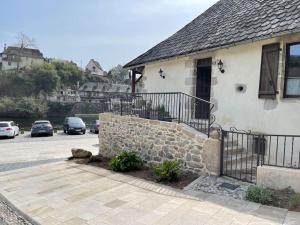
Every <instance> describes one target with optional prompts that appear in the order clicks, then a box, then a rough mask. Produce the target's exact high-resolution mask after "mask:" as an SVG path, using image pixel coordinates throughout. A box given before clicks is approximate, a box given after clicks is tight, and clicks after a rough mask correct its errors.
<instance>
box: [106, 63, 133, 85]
mask: <svg viewBox="0 0 300 225" xmlns="http://www.w3.org/2000/svg"><path fill="white" fill-rule="evenodd" d="M107 76H108V78H109V79H111V80H112V81H113V82H116V83H126V84H128V83H130V80H129V77H128V70H127V69H124V68H123V66H122V65H117V66H115V67H113V68H112V69H110V70H109V71H108V74H107Z"/></svg>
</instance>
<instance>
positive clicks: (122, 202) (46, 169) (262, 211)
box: [0, 135, 300, 225]
mask: <svg viewBox="0 0 300 225" xmlns="http://www.w3.org/2000/svg"><path fill="white" fill-rule="evenodd" d="M55 138H57V139H55ZM55 138H53V139H51V138H50V139H47V138H43V139H40V140H38V139H37V140H31V139H29V140H27V139H26V138H24V139H26V141H24V140H23V141H21V140H22V139H20V140H19V141H13V140H4V141H2V140H1V142H0V153H1V157H0V158H1V163H7V162H11V163H16V162H17V163H19V162H21V161H28V162H31V161H34V160H38V161H39V160H49V159H52V158H58V159H60V158H61V157H66V156H68V155H69V154H70V153H69V152H70V150H69V149H70V148H71V147H85V148H87V149H91V150H93V151H94V152H97V138H96V136H93V135H90V136H85V137H83V136H70V137H64V138H62V137H60V136H59V137H55ZM16 140H17V139H16ZM8 147H9V148H10V149H12V151H13V152H14V153H11V152H9V151H8V149H7V148H8ZM18 153H21V155H22V156H20V155H18ZM3 158H7V161H6V160H5V159H3ZM33 159H34V160H33ZM1 163H0V164H1ZM0 192H1V193H2V194H3V195H4V196H5V197H6V198H8V199H9V200H10V201H11V202H12V203H13V204H15V205H16V206H17V207H18V208H19V209H21V210H22V211H23V212H25V213H26V214H28V215H29V216H31V217H32V218H33V219H35V220H36V221H38V222H39V223H41V224H46V225H53V224H60V225H62V224H64V225H78V224H83V225H106V224H115V225H129V224H130V225H150V224H173V225H275V224H276V225H279V224H280V225H282V224H285V225H299V224H300V216H299V214H298V213H291V212H287V211H286V210H283V209H278V208H272V207H266V206H261V205H259V204H255V203H250V202H245V201H239V200H234V199H231V198H226V197H221V196H217V195H209V194H204V193H203V194H200V195H198V196H197V197H192V196H189V195H185V194H184V193H182V192H180V191H177V190H174V189H171V188H168V187H165V186H162V185H158V184H155V183H151V182H147V181H143V180H140V179H136V178H133V177H130V176H126V175H122V174H117V173H113V172H111V171H107V170H104V169H101V168H95V167H92V166H87V165H78V164H75V163H73V162H66V161H59V162H47V163H43V164H39V165H31V166H27V167H26V168H25V167H24V168H19V169H14V168H12V169H10V170H6V171H3V172H0Z"/></svg>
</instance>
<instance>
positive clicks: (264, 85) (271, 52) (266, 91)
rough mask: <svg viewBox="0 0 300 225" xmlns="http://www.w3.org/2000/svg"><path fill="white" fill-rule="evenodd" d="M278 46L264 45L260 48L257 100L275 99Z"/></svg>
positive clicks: (277, 44)
mask: <svg viewBox="0 0 300 225" xmlns="http://www.w3.org/2000/svg"><path fill="white" fill-rule="evenodd" d="M279 52H280V44H279V43H276V44H270V45H264V46H263V48H262V59H261V71H260V83H259V94H258V96H259V98H275V97H276V94H277V81H278V66H279Z"/></svg>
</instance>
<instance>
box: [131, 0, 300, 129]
mask: <svg viewBox="0 0 300 225" xmlns="http://www.w3.org/2000/svg"><path fill="white" fill-rule="evenodd" d="M299 4H300V1H299V0H289V1H282V0H266V1H250V0H221V1H219V2H217V3H216V4H215V5H213V6H212V7H211V8H209V9H208V10H207V11H205V12H204V13H203V14H201V15H200V16H199V17H197V18H196V19H194V20H193V21H192V22H191V23H189V24H187V25H186V26H185V27H183V28H182V29H181V30H179V31H178V32H177V33H175V34H174V35H172V36H171V37H169V38H167V39H166V40H164V41H162V42H161V43H159V44H158V45H156V46H155V47H153V48H151V49H150V50H148V51H147V52H145V53H144V54H142V55H141V56H139V57H137V58H136V59H134V60H133V61H131V62H129V63H128V64H127V65H125V67H126V68H129V69H131V70H132V71H133V72H134V73H138V74H142V79H141V82H143V85H144V91H145V92H184V93H186V94H189V95H192V96H196V97H199V98H201V99H205V100H207V101H210V102H212V103H214V112H213V114H214V115H215V117H216V123H217V124H219V125H221V126H222V127H223V128H225V129H229V128H230V127H236V128H238V129H242V130H252V131H256V132H261V133H271V134H274V133H275V134H300V130H299V125H300V120H299V112H300V98H299V97H300V7H299ZM164 78H165V79H164ZM133 83H134V82H133ZM275 121H276V123H274V122H275Z"/></svg>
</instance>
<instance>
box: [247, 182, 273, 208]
mask: <svg viewBox="0 0 300 225" xmlns="http://www.w3.org/2000/svg"><path fill="white" fill-rule="evenodd" d="M246 198H247V200H249V201H252V202H256V203H261V204H269V203H271V202H272V200H273V197H272V192H271V191H269V190H267V189H265V188H262V187H258V186H250V187H249V188H248V190H247V195H246Z"/></svg>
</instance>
